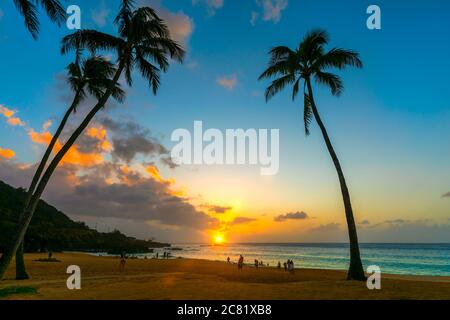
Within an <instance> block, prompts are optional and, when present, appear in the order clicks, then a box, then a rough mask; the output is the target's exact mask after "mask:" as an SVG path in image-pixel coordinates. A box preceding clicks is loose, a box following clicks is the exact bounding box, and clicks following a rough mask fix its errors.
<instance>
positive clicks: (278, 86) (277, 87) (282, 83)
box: [265, 74, 295, 101]
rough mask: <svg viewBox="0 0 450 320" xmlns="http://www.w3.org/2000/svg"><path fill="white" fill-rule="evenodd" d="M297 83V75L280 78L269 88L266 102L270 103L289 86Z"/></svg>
mask: <svg viewBox="0 0 450 320" xmlns="http://www.w3.org/2000/svg"><path fill="white" fill-rule="evenodd" d="M294 82H295V74H288V75H285V76H283V77H281V78H278V79H276V80H274V81H272V83H271V84H270V86H268V87H267V89H266V92H265V97H266V101H269V100H270V99H271V98H273V96H275V95H276V94H277V93H279V92H280V91H282V90H283V89H284V88H285V87H286V86H287V85H289V84H292V83H294Z"/></svg>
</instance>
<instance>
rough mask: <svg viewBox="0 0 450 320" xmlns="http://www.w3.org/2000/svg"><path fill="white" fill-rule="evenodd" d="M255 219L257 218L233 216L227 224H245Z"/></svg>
mask: <svg viewBox="0 0 450 320" xmlns="http://www.w3.org/2000/svg"><path fill="white" fill-rule="evenodd" d="M255 221H257V219H252V218H246V217H237V218H234V220H233V221H231V222H230V223H229V225H238V224H247V223H251V222H255Z"/></svg>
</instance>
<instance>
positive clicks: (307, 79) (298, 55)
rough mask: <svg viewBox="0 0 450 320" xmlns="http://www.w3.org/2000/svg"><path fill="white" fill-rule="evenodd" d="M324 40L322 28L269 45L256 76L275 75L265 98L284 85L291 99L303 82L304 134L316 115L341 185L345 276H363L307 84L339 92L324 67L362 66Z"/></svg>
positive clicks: (347, 210) (348, 209) (348, 206)
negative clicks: (294, 44)
mask: <svg viewBox="0 0 450 320" xmlns="http://www.w3.org/2000/svg"><path fill="white" fill-rule="evenodd" d="M327 43H328V34H327V33H326V32H325V31H323V30H314V31H312V32H309V33H308V34H307V35H306V36H305V38H304V39H303V41H302V42H301V43H300V45H299V46H298V48H295V49H290V48H288V47H285V46H280V47H275V48H273V49H272V50H271V51H270V56H271V58H270V62H269V67H268V68H267V70H266V71H264V73H263V74H262V75H261V76H260V77H259V79H260V80H261V79H265V78H273V77H277V79H275V80H274V81H273V82H272V83H271V84H270V86H269V87H268V88H267V89H266V94H265V95H266V100H267V101H268V100H269V99H271V98H272V97H273V96H274V95H276V94H277V93H279V92H280V91H282V90H283V89H284V88H286V87H287V86H292V87H293V89H292V99H293V100H295V98H296V96H297V94H298V93H299V91H300V86H301V85H303V93H304V123H305V132H306V135H309V125H310V123H311V121H312V119H313V118H314V119H316V121H317V124H318V125H319V127H320V130H321V131H322V135H323V138H324V140H325V144H326V146H327V148H328V151H329V153H330V156H331V158H332V160H333V163H334V166H335V167H336V171H337V173H338V177H339V182H340V185H341V191H342V197H343V200H344V207H345V215H346V218H347V225H348V233H349V239H350V267H349V270H348V278H349V279H355V280H364V279H365V274H364V269H363V266H362V262H361V257H360V252H359V245H358V235H357V231H356V224H355V219H354V216H353V210H352V205H351V201H350V194H349V191H348V188H347V184H346V182H345V177H344V172H343V171H342V168H341V165H340V163H339V159H338V157H337V155H336V152H335V151H334V148H333V145H332V144H331V140H330V138H329V136H328V133H327V130H326V128H325V125H324V124H323V122H322V119H321V118H320V115H319V112H318V110H317V106H316V103H315V101H314V95H313V89H312V84H311V80H312V79H315V81H316V82H317V83H318V84H321V85H325V86H326V87H328V88H329V89H330V90H331V93H332V94H333V95H335V96H339V95H340V94H341V93H342V90H343V88H344V86H343V83H342V80H341V78H339V76H337V75H336V74H333V73H330V72H328V69H331V68H337V69H344V68H345V67H347V66H352V67H357V68H362V62H361V60H360V59H359V54H358V53H356V52H354V51H351V50H344V49H340V48H334V49H331V50H330V51H325V48H324V46H325V45H326V44H327Z"/></svg>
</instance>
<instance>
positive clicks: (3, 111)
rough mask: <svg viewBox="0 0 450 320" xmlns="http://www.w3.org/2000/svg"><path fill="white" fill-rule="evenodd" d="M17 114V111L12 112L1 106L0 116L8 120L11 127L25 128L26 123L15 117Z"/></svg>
mask: <svg viewBox="0 0 450 320" xmlns="http://www.w3.org/2000/svg"><path fill="white" fill-rule="evenodd" d="M16 113H17V111H15V110H11V109H9V108H7V107H5V106H4V105H2V104H0V114H1V115H3V116H4V117H5V118H6V122H7V123H8V124H10V125H11V126H13V127H15V126H21V127H24V126H25V123H24V122H23V121H22V120H21V119H20V118H18V117H15V116H14V115H15V114H16Z"/></svg>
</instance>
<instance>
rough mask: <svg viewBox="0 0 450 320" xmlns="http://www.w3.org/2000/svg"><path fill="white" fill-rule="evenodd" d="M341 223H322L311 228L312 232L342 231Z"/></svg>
mask: <svg viewBox="0 0 450 320" xmlns="http://www.w3.org/2000/svg"><path fill="white" fill-rule="evenodd" d="M340 229H341V228H340V224H339V223H329V224H321V225H320V226H318V227H316V228H312V229H310V231H312V232H334V231H340Z"/></svg>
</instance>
